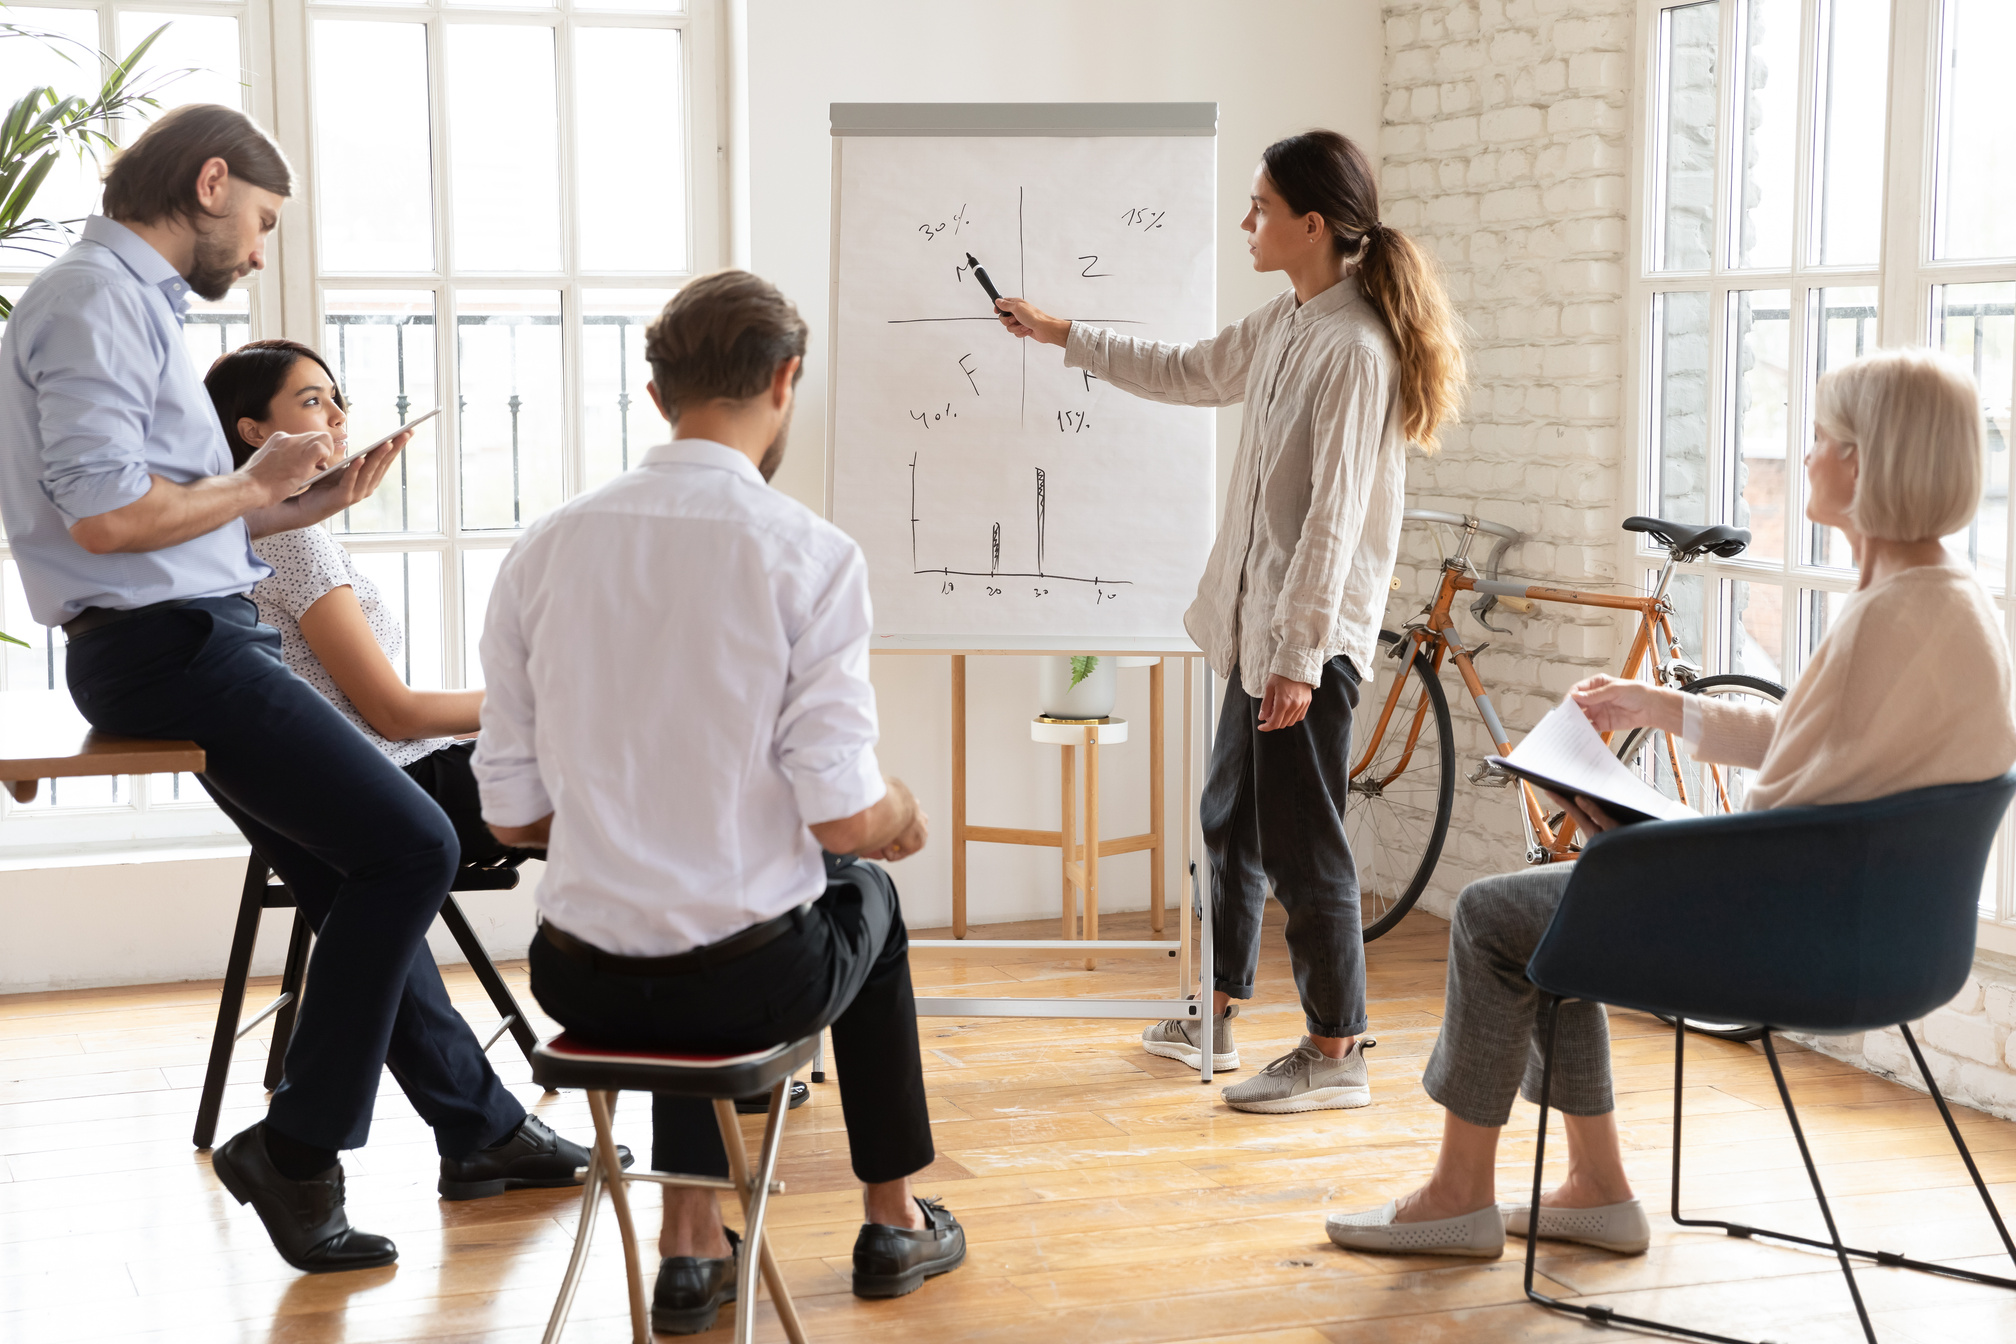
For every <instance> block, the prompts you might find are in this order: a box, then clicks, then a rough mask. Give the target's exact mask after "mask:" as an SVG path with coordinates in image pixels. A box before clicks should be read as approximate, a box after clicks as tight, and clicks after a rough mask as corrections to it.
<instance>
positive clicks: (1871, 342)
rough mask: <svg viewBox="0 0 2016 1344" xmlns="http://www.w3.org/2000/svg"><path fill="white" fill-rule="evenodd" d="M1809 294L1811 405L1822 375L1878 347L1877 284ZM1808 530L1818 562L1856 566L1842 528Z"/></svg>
mask: <svg viewBox="0 0 2016 1344" xmlns="http://www.w3.org/2000/svg"><path fill="white" fill-rule="evenodd" d="M1806 297H1807V320H1808V321H1809V322H1810V323H1811V327H1810V329H1809V332H1808V335H1807V337H1806V348H1807V350H1808V352H1809V354H1808V356H1807V362H1808V364H1809V366H1810V368H1811V378H1810V380H1809V381H1808V383H1807V389H1806V391H1807V397H1806V404H1807V405H1808V406H1811V405H1812V404H1813V397H1812V391H1813V387H1812V385H1813V383H1815V382H1818V381H1819V378H1820V375H1821V374H1823V373H1825V372H1827V371H1828V370H1829V369H1838V368H1840V367H1841V366H1842V365H1843V364H1846V363H1847V362H1848V361H1850V360H1852V359H1855V358H1856V357H1858V356H1860V355H1862V354H1865V353H1867V352H1868V351H1871V350H1874V349H1875V348H1876V290H1875V288H1874V287H1873V286H1848V287H1839V288H1833V289H1815V290H1810V291H1808V292H1807V296H1806ZM1802 456H1803V453H1802ZM1808 531H1809V532H1811V533H1812V537H1813V541H1812V546H1813V549H1812V551H1811V555H1812V558H1813V563H1814V564H1816V565H1832V566H1834V567H1836V568H1838V569H1851V568H1853V567H1854V564H1855V558H1854V556H1853V555H1852V554H1851V553H1850V552H1849V550H1848V538H1846V537H1844V536H1842V535H1841V533H1840V531H1839V530H1838V529H1836V528H1832V527H1810V526H1809V528H1808Z"/></svg>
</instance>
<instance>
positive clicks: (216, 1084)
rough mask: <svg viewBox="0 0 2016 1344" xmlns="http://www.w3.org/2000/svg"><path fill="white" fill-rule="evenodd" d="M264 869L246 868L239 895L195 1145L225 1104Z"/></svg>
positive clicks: (212, 1128) (209, 1136)
mask: <svg viewBox="0 0 2016 1344" xmlns="http://www.w3.org/2000/svg"><path fill="white" fill-rule="evenodd" d="M265 887H266V870H265V869H264V868H263V867H261V866H260V865H259V864H258V863H257V862H256V861H255V862H254V863H252V864H251V865H250V866H249V867H248V868H247V869H246V871H245V890H244V892H243V893H242V894H241V895H240V896H239V898H238V926H237V928H236V929H234V930H233V931H232V934H231V956H230V959H229V960H228V961H226V962H225V965H224V993H223V996H222V997H221V998H220V999H219V1001H218V1004H217V1030H216V1032H215V1033H214V1034H213V1035H212V1036H211V1037H210V1064H209V1066H208V1067H207V1068H205V1069H204V1070H203V1096H202V1100H201V1101H200V1102H198V1103H197V1106H196V1132H195V1135H194V1136H193V1137H194V1139H195V1143H196V1146H197V1147H198V1148H208V1147H209V1146H210V1144H211V1142H212V1140H214V1139H215V1138H216V1137H217V1114H218V1112H219V1111H221V1110H222V1109H223V1107H224V1082H225V1078H226V1076H227V1075H228V1074H229V1073H230V1071H231V1052H232V1049H233V1047H235V1046H236V1045H237V1044H238V1019H239V1017H240V1016H242V1015H243V1013H244V1011H245V981H246V979H247V978H248V977H249V976H250V975H251V972H252V949H253V948H254V947H255V946H256V945H257V944H258V942H259V915H260V913H261V911H262V910H263V909H264V908H265V907H264V905H263V903H262V902H263V898H264V896H265Z"/></svg>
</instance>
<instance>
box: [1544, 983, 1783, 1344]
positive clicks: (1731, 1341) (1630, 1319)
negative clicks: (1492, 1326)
mask: <svg viewBox="0 0 2016 1344" xmlns="http://www.w3.org/2000/svg"><path fill="white" fill-rule="evenodd" d="M1561 1003H1562V1000H1561V998H1560V996H1559V995H1555V994H1549V995H1548V996H1547V998H1546V1001H1545V1002H1544V1003H1543V1004H1541V1006H1540V1013H1541V1020H1542V1021H1543V1023H1544V1024H1545V1028H1546V1045H1545V1047H1544V1048H1543V1050H1542V1052H1541V1065H1540V1132H1539V1136H1538V1140H1537V1142H1535V1144H1534V1145H1533V1202H1532V1205H1531V1206H1530V1207H1529V1208H1528V1210H1527V1213H1526V1230H1527V1236H1526V1297H1527V1299H1528V1300H1529V1301H1532V1302H1537V1303H1538V1304H1539V1305H1541V1306H1543V1307H1548V1308H1551V1309H1553V1310H1555V1311H1561V1312H1567V1313H1569V1314H1571V1315H1575V1316H1580V1317H1583V1318H1584V1319H1586V1320H1591V1321H1594V1322H1596V1323H1597V1324H1598V1325H1630V1326H1637V1327H1638V1328H1639V1329H1641V1330H1658V1331H1661V1332H1663V1333H1665V1334H1669V1335H1684V1336H1686V1337H1687V1338H1688V1339H1705V1340H1711V1341H1713V1344H1750V1341H1749V1340H1743V1339H1736V1338H1734V1337H1732V1336H1729V1335H1715V1334H1710V1333H1708V1332H1707V1331H1705V1330H1689V1329H1688V1328H1687V1327H1685V1326H1682V1325H1669V1324H1667V1323H1665V1322H1663V1321H1648V1320H1645V1319H1644V1318H1642V1317H1638V1316H1626V1315H1625V1314H1624V1313H1622V1312H1620V1311H1615V1310H1613V1309H1611V1308H1609V1307H1603V1306H1596V1305H1593V1304H1592V1305H1590V1306H1581V1305H1578V1304H1576V1303H1572V1302H1563V1301H1562V1300H1561V1299H1560V1298H1558V1297H1549V1296H1547V1294H1545V1293H1543V1292H1540V1291H1539V1290H1538V1289H1536V1288H1534V1286H1533V1275H1534V1262H1535V1261H1536V1259H1537V1258H1538V1252H1539V1246H1540V1238H1539V1236H1538V1235H1537V1234H1538V1233H1539V1231H1540V1187H1541V1184H1542V1183H1543V1182H1544V1180H1545V1179H1546V1177H1545V1171H1546V1165H1547V1108H1548V1103H1549V1101H1550V1100H1551V1096H1552V1093H1553V1086H1554V1028H1555V1026H1556V1025H1557V1023H1558V1021H1559V1018H1560V1013H1559V1009H1560V1007H1561ZM1676 1076H1677V1075H1676ZM1675 1146H1676V1148H1677V1146H1678V1134H1677V1132H1676V1134H1675ZM1674 1181H1675V1184H1676V1185H1677V1184H1678V1181H1679V1169H1678V1167H1677V1165H1676V1167H1675V1169H1674Z"/></svg>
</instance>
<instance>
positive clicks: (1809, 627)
mask: <svg viewBox="0 0 2016 1344" xmlns="http://www.w3.org/2000/svg"><path fill="white" fill-rule="evenodd" d="M1851 596H1852V594H1850V593H1830V592H1825V591H1822V590H1821V589H1818V588H1801V589H1800V590H1799V670H1800V671H1802V672H1803V671H1805V670H1806V665H1807V664H1808V663H1810V662H1812V661H1813V651H1814V650H1815V649H1818V648H1819V647H1820V641H1821V640H1823V639H1825V638H1827V632H1828V631H1829V630H1832V629H1833V628H1834V624H1835V622H1837V621H1839V620H1840V619H1841V616H1842V613H1843V612H1845V611H1847V609H1848V599H1849V598H1850V597H1851Z"/></svg>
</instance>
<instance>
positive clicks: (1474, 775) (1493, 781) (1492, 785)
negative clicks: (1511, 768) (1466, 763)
mask: <svg viewBox="0 0 2016 1344" xmlns="http://www.w3.org/2000/svg"><path fill="white" fill-rule="evenodd" d="M1465 778H1466V779H1468V780H1469V781H1470V782H1471V783H1472V784H1475V785H1476V786H1477V787H1478V788H1480V789H1503V788H1509V787H1510V786H1511V784H1512V781H1513V780H1514V779H1515V778H1516V776H1514V775H1510V774H1507V773H1506V772H1505V771H1503V770H1501V769H1499V768H1498V767H1497V766H1495V765H1493V764H1491V762H1489V761H1486V760H1481V759H1480V760H1479V761H1478V762H1477V768H1476V769H1475V770H1472V771H1471V772H1470V773H1469V774H1468V775H1466V776H1465Z"/></svg>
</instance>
